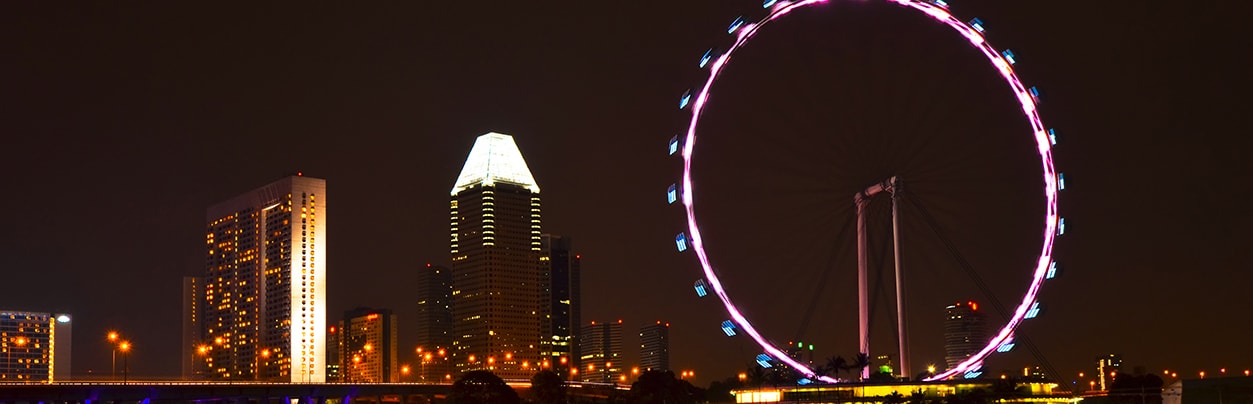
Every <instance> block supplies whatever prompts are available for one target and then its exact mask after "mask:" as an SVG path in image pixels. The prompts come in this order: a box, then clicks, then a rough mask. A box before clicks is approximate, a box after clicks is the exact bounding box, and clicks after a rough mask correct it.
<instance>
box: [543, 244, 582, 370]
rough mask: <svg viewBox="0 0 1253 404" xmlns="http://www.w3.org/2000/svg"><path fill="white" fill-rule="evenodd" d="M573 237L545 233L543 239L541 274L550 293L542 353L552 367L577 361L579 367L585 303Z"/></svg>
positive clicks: (544, 286)
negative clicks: (578, 355)
mask: <svg viewBox="0 0 1253 404" xmlns="http://www.w3.org/2000/svg"><path fill="white" fill-rule="evenodd" d="M570 244H571V242H570V238H569V237H563V236H556V235H552V234H545V235H543V236H542V237H541V238H540V251H541V254H540V260H541V262H542V263H544V264H545V265H544V268H543V270H542V272H541V285H540V286H541V288H542V289H544V291H546V292H547V293H546V296H545V300H546V301H547V304H548V310H547V312H546V314H547V315H548V321H547V322H546V327H545V329H544V335H547V336H548V338H545V339H544V341H543V345H541V350H543V351H546V352H547V353H548V355H547V356H548V357H549V362H548V363H550V364H557V366H559V365H560V364H561V363H562V358H566V362H567V363H569V361H571V360H573V361H574V364H575V366H577V365H578V364H579V363H578V360H577V355H575V353H577V352H578V349H577V348H576V346H577V344H578V340H579V331H580V329H579V328H580V327H579V326H580V324H582V323H581V322H580V320H579V316H580V315H581V304H580V302H581V300H582V296H581V295H580V290H579V289H580V288H579V281H580V279H579V272H580V261H581V258H582V257H580V256H579V255H578V254H573V253H571V252H570V251H571V250H570Z"/></svg>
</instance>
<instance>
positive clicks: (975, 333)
mask: <svg viewBox="0 0 1253 404" xmlns="http://www.w3.org/2000/svg"><path fill="white" fill-rule="evenodd" d="M944 315H945V317H944V363H945V364H947V365H948V368H949V369H952V368H954V367H957V365H958V364H960V363H962V362H963V361H965V360H966V359H967V358H969V357H970V355H974V354H976V353H978V352H979V349H982V348H983V346H984V345H986V344H987V342H988V339H989V338H988V335H987V329H986V326H985V324H984V322H983V314H982V313H980V312H979V305H978V304H977V303H975V302H973V301H971V302H965V303H960V302H959V303H954V304H951V305H949V306H948V307H946V308H945V309H944Z"/></svg>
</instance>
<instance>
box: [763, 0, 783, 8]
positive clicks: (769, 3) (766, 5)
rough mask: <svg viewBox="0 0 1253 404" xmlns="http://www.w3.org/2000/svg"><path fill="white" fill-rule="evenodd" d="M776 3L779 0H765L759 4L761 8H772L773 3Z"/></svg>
mask: <svg viewBox="0 0 1253 404" xmlns="http://www.w3.org/2000/svg"><path fill="white" fill-rule="evenodd" d="M778 2H779V0H766V1H764V2H762V3H761V8H770V6H773V5H774V3H778Z"/></svg>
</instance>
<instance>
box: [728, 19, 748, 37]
mask: <svg viewBox="0 0 1253 404" xmlns="http://www.w3.org/2000/svg"><path fill="white" fill-rule="evenodd" d="M742 26H744V17H735V21H731V26H729V27H727V33H728V34H734V33H735V30H737V29H740V27H742Z"/></svg>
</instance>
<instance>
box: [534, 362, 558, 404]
mask: <svg viewBox="0 0 1253 404" xmlns="http://www.w3.org/2000/svg"><path fill="white" fill-rule="evenodd" d="M531 394H532V395H534V396H535V402H537V403H540V404H557V403H564V402H566V381H565V379H563V378H562V377H561V376H560V375H558V374H557V373H555V372H553V371H551V370H545V371H543V372H539V373H536V374H535V376H532V377H531Z"/></svg>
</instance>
